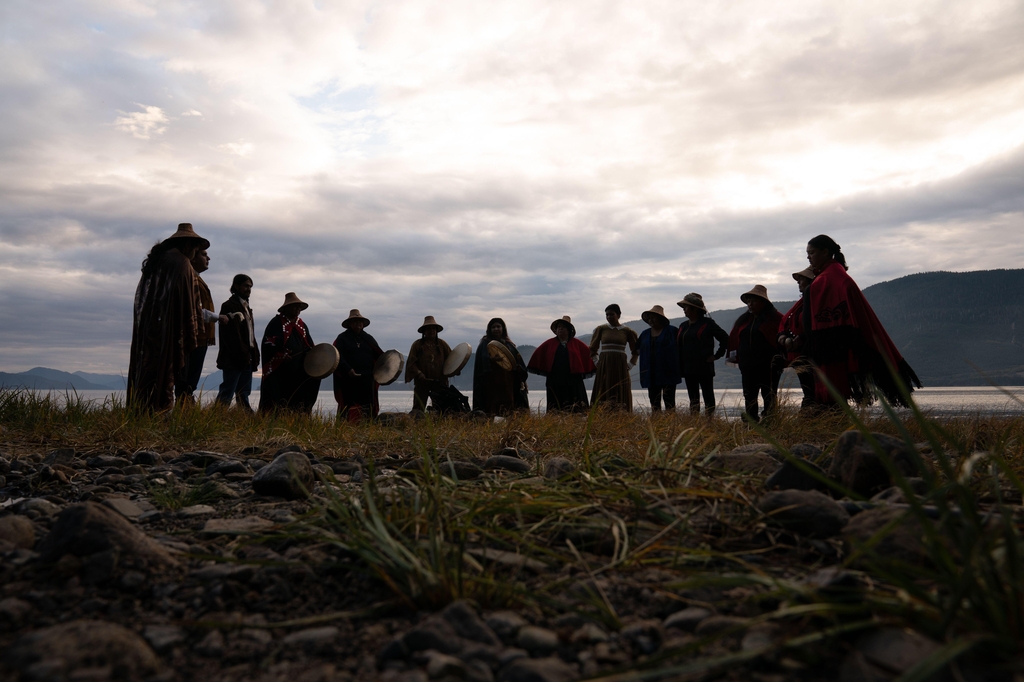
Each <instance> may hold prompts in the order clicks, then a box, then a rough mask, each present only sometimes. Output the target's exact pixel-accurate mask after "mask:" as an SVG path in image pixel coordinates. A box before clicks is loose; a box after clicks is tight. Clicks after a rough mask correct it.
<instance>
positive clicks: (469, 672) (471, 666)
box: [466, 661, 494, 682]
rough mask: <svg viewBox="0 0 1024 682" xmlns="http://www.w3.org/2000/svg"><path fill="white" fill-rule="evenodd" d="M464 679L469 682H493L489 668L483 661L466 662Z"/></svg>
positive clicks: (492, 675)
mask: <svg viewBox="0 0 1024 682" xmlns="http://www.w3.org/2000/svg"><path fill="white" fill-rule="evenodd" d="M466 679H467V680H469V682H494V673H493V672H491V666H489V665H487V664H486V663H484V662H483V661H466Z"/></svg>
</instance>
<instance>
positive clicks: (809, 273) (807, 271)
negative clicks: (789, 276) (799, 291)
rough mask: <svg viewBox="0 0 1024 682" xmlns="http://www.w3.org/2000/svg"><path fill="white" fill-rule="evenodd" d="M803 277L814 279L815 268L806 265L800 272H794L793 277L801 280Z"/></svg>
mask: <svg viewBox="0 0 1024 682" xmlns="http://www.w3.org/2000/svg"><path fill="white" fill-rule="evenodd" d="M801 277H803V278H804V279H814V268H811V267H806V268H804V269H803V270H801V271H800V272H794V273H793V279H795V280H797V281H800V278H801Z"/></svg>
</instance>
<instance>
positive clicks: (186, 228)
mask: <svg viewBox="0 0 1024 682" xmlns="http://www.w3.org/2000/svg"><path fill="white" fill-rule="evenodd" d="M172 239H194V240H196V241H198V242H199V244H200V246H199V248H201V249H208V248H210V240H209V239H204V238H203V237H200V236H199V235H198V234H196V231H195V230H193V229H192V223H179V224H178V231H177V232H175V233H174V234H172V235H171V236H170V237H168V238H167V239H165V240H164V241H165V242H169V241H171V240H172Z"/></svg>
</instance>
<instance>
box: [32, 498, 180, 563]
mask: <svg viewBox="0 0 1024 682" xmlns="http://www.w3.org/2000/svg"><path fill="white" fill-rule="evenodd" d="M37 549H38V552H39V554H40V559H42V560H43V561H47V562H48V561H57V560H58V559H60V558H61V557H62V556H64V555H65V554H71V555H74V556H76V557H89V556H96V555H97V554H103V553H108V554H110V555H113V560H114V563H115V564H116V563H117V560H118V558H121V559H124V560H125V562H126V563H131V564H134V565H145V566H147V567H153V568H160V567H168V566H174V565H176V564H177V561H175V560H174V558H173V557H171V555H170V554H169V553H168V552H167V550H165V549H164V548H163V547H162V546H161V545H160V544H159V543H157V542H156V541H154V540H152V539H151V538H150V537H149V536H148V535H146V534H145V533H143V532H142V531H140V530H139V529H138V528H136V527H135V526H133V525H132V524H131V523H130V522H129V521H127V520H126V519H125V518H124V517H123V516H121V514H119V513H117V512H116V511H114V510H113V509H109V508H107V507H104V506H102V505H99V504H96V503H95V502H83V503H82V504H76V505H72V506H70V507H68V508H67V509H65V510H64V511H62V512H61V513H60V514H59V515H58V516H57V520H56V522H55V523H54V524H53V528H52V530H51V531H50V533H49V535H47V536H46V537H45V538H43V539H42V541H41V542H40V543H39V547H38V548H37Z"/></svg>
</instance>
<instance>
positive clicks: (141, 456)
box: [132, 450, 162, 466]
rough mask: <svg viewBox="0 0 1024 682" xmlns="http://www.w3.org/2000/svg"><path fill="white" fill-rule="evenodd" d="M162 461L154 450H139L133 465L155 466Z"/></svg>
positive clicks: (133, 459) (134, 457)
mask: <svg viewBox="0 0 1024 682" xmlns="http://www.w3.org/2000/svg"><path fill="white" fill-rule="evenodd" d="M161 461H162V459H161V457H160V455H159V454H158V453H156V452H153V451H152V450H139V451H138V452H136V453H135V455H134V456H132V464H141V465H143V466H153V465H155V464H159V463H160V462H161Z"/></svg>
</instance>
